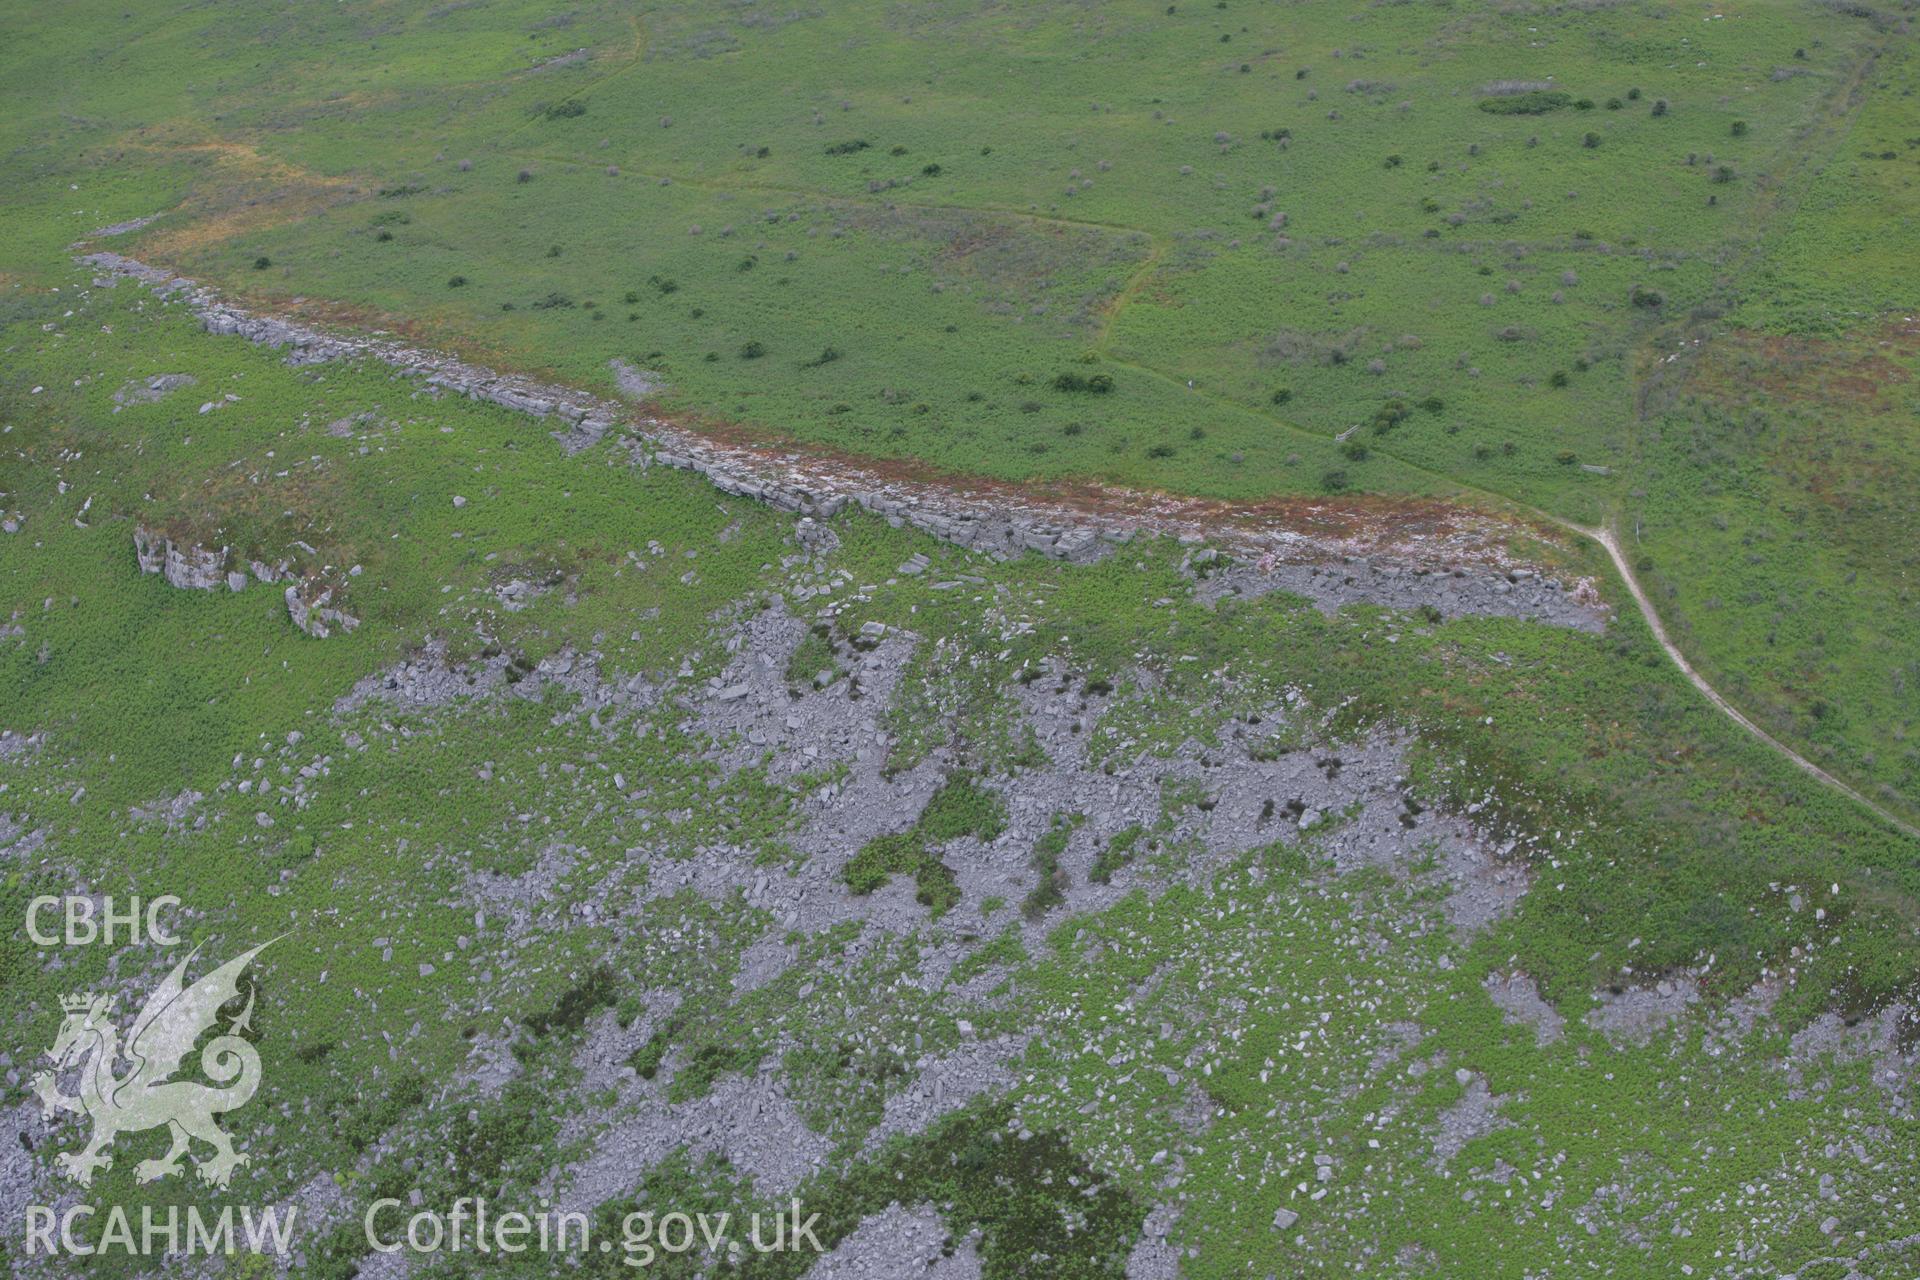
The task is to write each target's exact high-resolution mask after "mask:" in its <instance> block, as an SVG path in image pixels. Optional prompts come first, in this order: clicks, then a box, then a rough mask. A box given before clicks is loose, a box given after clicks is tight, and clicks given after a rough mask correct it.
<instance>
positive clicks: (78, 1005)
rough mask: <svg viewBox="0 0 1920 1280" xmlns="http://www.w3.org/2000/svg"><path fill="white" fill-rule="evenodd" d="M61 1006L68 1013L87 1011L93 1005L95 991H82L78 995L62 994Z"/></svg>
mask: <svg viewBox="0 0 1920 1280" xmlns="http://www.w3.org/2000/svg"><path fill="white" fill-rule="evenodd" d="M60 1007H61V1008H62V1009H65V1010H66V1011H67V1012H68V1013H85V1012H86V1011H87V1010H88V1009H90V1008H92V1007H93V993H92V992H91V991H82V992H80V993H79V994H78V995H71V996H61V997H60Z"/></svg>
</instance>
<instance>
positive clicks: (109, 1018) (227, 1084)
mask: <svg viewBox="0 0 1920 1280" xmlns="http://www.w3.org/2000/svg"><path fill="white" fill-rule="evenodd" d="M271 945H272V943H271V942H263V943H261V944H260V945H259V946H257V947H255V948H253V950H251V951H247V952H244V953H242V954H241V955H239V956H237V957H235V958H234V959H232V960H229V961H227V963H225V964H223V965H221V966H220V967H219V968H218V969H215V970H214V971H213V972H212V973H209V974H208V975H207V976H206V977H204V978H201V979H200V980H199V981H198V982H196V983H194V984H193V985H192V986H187V985H186V984H185V983H184V982H183V980H182V978H183V975H184V974H185V973H186V969H187V965H188V964H189V963H190V962H191V961H192V960H193V955H189V956H188V957H187V958H186V959H185V960H182V961H181V962H180V963H179V964H177V965H175V966H174V967H173V972H171V973H169V974H168V975H167V977H166V980H165V981H164V982H162V983H161V984H160V985H159V986H158V987H157V988H155V990H154V992H153V994H152V995H150V996H148V997H147V1002H146V1004H145V1005H144V1006H142V1008H141V1010H140V1013H139V1016H137V1017H136V1018H134V1020H133V1025H132V1026H130V1027H129V1028H128V1029H127V1039H126V1044H125V1046H124V1047H122V1045H121V1042H120V1032H119V1030H118V1029H117V1028H115V1026H114V1024H113V1002H114V998H113V997H112V996H95V995H92V994H85V995H74V996H63V997H62V998H61V1000H60V1006H61V1008H62V1009H64V1010H65V1011H66V1015H67V1016H66V1021H65V1022H63V1023H61V1025H60V1034H59V1035H58V1036H57V1037H56V1038H55V1039H54V1042H53V1048H51V1049H49V1050H48V1051H47V1056H48V1057H49V1058H52V1059H53V1062H54V1069H53V1070H52V1071H42V1072H40V1073H39V1074H37V1075H36V1076H34V1078H33V1089H34V1092H35V1093H37V1094H38V1095H39V1096H40V1105H41V1107H42V1109H43V1110H44V1113H45V1114H46V1115H47V1117H48V1118H51V1117H52V1116H54V1115H55V1114H56V1113H58V1112H61V1111H70V1112H73V1113H75V1114H77V1115H85V1116H89V1117H91V1118H92V1120H93V1136H92V1138H91V1139H90V1140H89V1141H88V1143H87V1145H86V1149H85V1150H83V1151H80V1152H77V1153H76V1152H63V1153H61V1155H60V1157H59V1162H60V1167H61V1170H62V1171H63V1172H64V1173H65V1174H66V1175H67V1176H68V1177H69V1178H72V1179H73V1180H74V1181H75V1182H77V1183H79V1184H80V1185H81V1186H83V1187H84V1186H87V1185H89V1184H90V1183H92V1181H93V1174H94V1171H95V1170H96V1169H106V1168H110V1167H112V1165H113V1157H112V1156H110V1155H106V1154H104V1152H105V1149H106V1147H107V1146H108V1144H110V1143H111V1142H112V1141H113V1140H114V1138H116V1137H118V1136H119V1135H120V1134H122V1133H134V1132H138V1131H140V1130H142V1129H154V1128H158V1127H159V1126H161V1125H165V1126H166V1127H167V1131H168V1133H169V1134H170V1135H171V1137H172V1140H173V1145H172V1147H171V1148H170V1149H169V1150H168V1151H167V1153H166V1155H164V1156H161V1157H160V1158H158V1159H155V1160H142V1161H141V1162H140V1163H139V1165H137V1166H136V1167H135V1169H134V1176H135V1177H136V1178H137V1179H138V1180H139V1181H141V1182H154V1181H157V1180H159V1179H161V1178H165V1177H168V1176H169V1175H171V1174H176V1173H179V1172H180V1169H181V1157H183V1156H185V1155H188V1154H189V1153H190V1151H191V1149H192V1141H193V1140H194V1139H198V1140H199V1141H200V1142H202V1143H204V1144H206V1145H207V1146H210V1147H212V1148H213V1155H212V1156H211V1157H209V1158H208V1159H205V1160H201V1159H197V1158H196V1159H195V1160H194V1168H195V1171H196V1172H197V1173H198V1174H199V1175H200V1180H201V1181H203V1182H205V1183H207V1184H208V1185H209V1186H215V1187H224V1186H226V1185H227V1181H228V1179H230V1178H231V1177H232V1176H233V1171H234V1169H236V1168H237V1167H239V1166H240V1165H243V1164H246V1163H247V1156H246V1155H245V1154H244V1153H242V1152H236V1151H235V1150H234V1149H233V1140H232V1139H231V1138H230V1137H228V1136H227V1134H226V1132H225V1131H224V1130H222V1129H221V1128H220V1126H219V1125H218V1124H216V1123H214V1117H215V1116H219V1115H223V1114H225V1113H226V1112H229V1111H237V1110H239V1109H240V1108H241V1107H243V1106H245V1105H246V1104H247V1101H248V1099H250V1098H252V1097H253V1094H254V1091H255V1090H256V1089H258V1088H259V1087H260V1055H259V1054H258V1053H256V1052H255V1051H254V1048H253V1046H252V1045H251V1044H249V1043H247V1041H246V1040H244V1039H243V1038H241V1036H240V1034H239V1033H240V1032H243V1031H246V1030H247V1029H248V1028H249V1026H250V1025H251V1024H250V1021H249V1020H250V1019H251V1018H252V1016H253V996H252V995H251V994H249V995H248V997H247V1004H246V1007H245V1008H244V1009H242V1010H241V1012H240V1015H239V1016H238V1017H237V1018H234V1019H233V1020H232V1021H231V1022H229V1023H228V1025H227V1027H226V1029H225V1030H224V1031H223V1032H221V1034H219V1035H217V1036H215V1037H214V1038H213V1039H212V1040H211V1041H209V1042H208V1043H207V1047H206V1048H205V1049H203V1050H201V1052H200V1069H201V1070H202V1071H204V1072H205V1073H206V1075H207V1078H208V1079H210V1080H212V1081H213V1082H214V1085H217V1086H220V1087H213V1086H209V1085H204V1084H201V1083H200V1082H199V1081H197V1080H173V1079H171V1077H172V1076H173V1075H174V1073H175V1072H177V1071H179V1070H180V1066H181V1063H182V1062H183V1061H184V1060H185V1059H186V1056H187V1055H188V1054H189V1053H190V1052H192V1050H193V1046H194V1045H195V1044H196V1043H197V1042H198V1041H199V1039H200V1037H201V1036H202V1035H203V1034H204V1033H205V1032H206V1031H208V1030H209V1029H210V1028H212V1026H213V1024H214V1022H215V1020H216V1019H217V1017H218V1015H219V1012H220V1008H221V1006H223V1005H225V1004H226V1003H227V1002H228V1001H230V1000H234V999H236V998H238V996H239V994H240V989H239V979H240V974H241V972H242V971H244V970H245V969H246V967H247V965H248V964H250V963H251V962H252V960H253V958H254V957H255V956H257V955H259V954H260V953H261V952H262V951H264V950H265V949H266V948H267V947H269V946H271ZM193 954H194V955H198V954H199V952H198V950H197V949H196V950H195V952H194V953H193ZM122 1060H124V1061H125V1062H127V1063H128V1064H130V1069H129V1070H128V1071H127V1072H126V1074H124V1075H115V1074H114V1068H115V1066H116V1065H117V1064H118V1063H119V1062H120V1061H122ZM76 1067H77V1068H79V1069H80V1092H79V1095H78V1096H75V1097H69V1096H67V1095H66V1094H63V1093H61V1092H60V1089H59V1086H58V1084H57V1083H56V1082H55V1073H56V1072H65V1071H68V1070H71V1069H73V1068H76Z"/></svg>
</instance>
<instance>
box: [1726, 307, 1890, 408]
mask: <svg viewBox="0 0 1920 1280" xmlns="http://www.w3.org/2000/svg"><path fill="white" fill-rule="evenodd" d="M1705 356H1706V358H1705V359H1703V360H1702V361H1701V362H1700V363H1699V365H1697V366H1696V368H1695V371H1694V379H1695V381H1696V382H1698V383H1700V384H1701V385H1702V386H1703V388H1711V389H1712V390H1714V391H1716V392H1720V393H1724V392H1726V391H1727V390H1730V389H1736V388H1740V387H1744V388H1746V389H1749V390H1758V391H1761V392H1764V393H1765V394H1766V395H1768V396H1771V397H1774V398H1776V399H1779V400H1783V401H1795V402H1802V403H1804V402H1811V401H1819V402H1824V403H1829V404H1834V405H1842V406H1846V407H1849V408H1853V409H1862V410H1866V411H1868V412H1871V413H1885V412H1887V411H1888V410H1890V409H1892V408H1894V407H1895V403H1896V402H1895V400H1894V399H1893V396H1894V394H1895V393H1896V392H1898V391H1899V390H1900V388H1901V387H1902V386H1903V385H1904V384H1906V383H1907V382H1910V381H1911V380H1912V378H1913V367H1912V366H1913V363H1914V360H1915V358H1916V357H1917V356H1920V319H1913V318H1907V317H1895V318H1892V319H1890V320H1887V321H1885V322H1883V323H1881V324H1880V325H1878V326H1875V327H1872V328H1867V329H1861V330H1857V331H1855V332H1854V333H1851V334H1848V335H1846V336H1844V337H1841V338H1812V337H1803V336H1798V335H1792V334H1769V333H1757V332H1754V331H1752V330H1747V329H1737V330H1734V331H1733V332H1731V333H1729V334H1726V335H1724V336H1723V337H1721V338H1718V339H1716V340H1715V341H1714V343H1713V345H1712V347H1711V348H1710V349H1709V350H1708V351H1707V352H1706V353H1705Z"/></svg>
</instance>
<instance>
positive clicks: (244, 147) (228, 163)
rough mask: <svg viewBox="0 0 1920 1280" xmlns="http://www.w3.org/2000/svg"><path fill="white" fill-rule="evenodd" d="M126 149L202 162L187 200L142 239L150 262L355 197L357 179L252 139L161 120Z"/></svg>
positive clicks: (176, 258) (172, 260)
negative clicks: (322, 170)
mask: <svg viewBox="0 0 1920 1280" xmlns="http://www.w3.org/2000/svg"><path fill="white" fill-rule="evenodd" d="M122 145H123V146H124V147H125V148H126V149H128V150H141V151H151V152H157V153H162V154H164V155H166V156H167V157H168V158H171V159H175V160H181V159H185V160H190V161H193V162H195V163H196V164H197V165H198V167H199V175H198V176H197V177H196V179H195V181H194V183H193V186H192V189H191V191H190V192H189V193H188V195H187V198H186V199H185V200H184V201H183V202H182V203H181V205H180V206H179V207H178V209H176V210H175V211H174V212H176V213H178V214H183V215H185V216H184V217H183V218H173V219H169V225H167V226H165V227H163V228H157V229H155V230H154V231H153V232H151V233H149V234H148V235H147V236H146V237H144V238H143V239H142V240H141V242H140V252H141V254H142V255H143V256H144V257H145V258H147V259H148V260H149V261H154V262H160V263H168V264H177V263H180V261H181V259H182V258H184V257H185V256H186V255H189V254H191V253H194V252H195V251H198V250H201V249H205V248H207V247H209V246H213V245H219V244H224V243H227V242H228V241H231V240H234V239H236V238H238V237H240V236H243V235H246V234H248V233H249V232H253V231H259V230H262V229H264V228H267V227H274V226H279V225H282V224H284V223H287V222H293V221H296V220H298V219H300V218H303V217H306V216H307V215H308V214H310V213H313V212H316V211H317V210H319V209H322V208H325V207H327V206H329V205H332V204H336V203H338V202H340V201H341V200H345V199H350V198H352V196H353V187H354V184H353V183H352V182H351V181H350V180H349V179H346V178H339V177H329V176H327V175H324V174H317V173H314V172H313V171H312V170H310V169H305V168H302V167H301V166H299V165H295V164H291V163H289V162H287V161H285V160H282V159H280V158H278V157H276V156H272V155H269V154H267V153H266V152H263V151H261V150H260V149H259V148H258V147H256V146H254V145H253V144H252V143H250V142H244V141H239V140H237V139H233V138H222V137H213V136H209V135H206V134H204V133H199V132H197V131H195V130H193V129H192V128H191V127H190V126H185V125H175V124H164V125H155V126H150V127H147V128H142V129H139V130H136V131H135V132H134V133H133V135H132V136H130V137H129V138H127V139H124V140H123V142H122Z"/></svg>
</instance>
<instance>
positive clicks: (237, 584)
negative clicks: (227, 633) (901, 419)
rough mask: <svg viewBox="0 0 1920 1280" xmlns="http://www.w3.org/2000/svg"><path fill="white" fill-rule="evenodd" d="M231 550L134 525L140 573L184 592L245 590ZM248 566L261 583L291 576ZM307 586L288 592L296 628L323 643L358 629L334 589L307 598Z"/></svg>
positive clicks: (282, 570) (285, 569)
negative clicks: (158, 577) (229, 553)
mask: <svg viewBox="0 0 1920 1280" xmlns="http://www.w3.org/2000/svg"><path fill="white" fill-rule="evenodd" d="M227 551H228V549H227V548H226V547H221V548H220V549H219V550H218V551H214V550H211V549H209V548H207V547H203V546H200V545H198V544H195V543H189V544H187V545H186V546H182V545H180V544H179V543H177V542H175V541H174V540H173V539H172V538H169V537H167V536H166V535H165V534H161V533H155V532H153V530H151V529H149V528H147V527H146V526H145V525H135V526H134V528H133V554H134V558H135V559H136V560H138V561H139V562H140V570H141V572H143V573H157V574H159V575H161V576H162V577H164V578H165V579H166V580H167V582H168V583H170V584H171V585H173V586H176V587H179V588H181V589H182V590H185V591H215V590H218V589H219V588H220V587H222V586H224V587H226V588H227V589H228V590H229V591H243V590H245V589H246V587H247V584H248V582H249V581H250V580H249V578H248V577H247V575H246V574H245V573H243V572H241V571H240V570H238V569H232V570H230V569H228V568H227ZM248 568H250V569H251V570H252V572H253V577H254V578H257V579H259V580H260V581H261V582H274V581H278V580H281V579H285V578H287V577H289V576H292V574H291V571H290V570H289V569H288V567H287V566H286V565H284V564H282V565H277V566H276V565H268V564H262V563H261V562H260V561H258V560H255V561H253V562H252V563H251V564H250V565H249V566H248ZM304 585H305V584H302V583H299V582H296V583H293V584H292V585H290V586H288V587H287V589H286V601H287V616H288V617H289V618H291V619H292V620H293V625H294V626H296V627H298V628H300V629H301V630H302V631H304V632H306V633H307V634H308V635H310V636H313V637H315V638H316V639H324V638H325V637H326V636H329V635H331V634H332V633H333V631H334V629H335V628H338V629H339V630H341V631H351V630H353V629H354V628H355V627H357V626H359V625H360V619H358V618H356V617H354V616H352V615H351V614H348V613H344V612H342V611H341V610H339V609H336V608H333V607H332V603H333V588H332V587H326V588H324V589H323V590H321V592H320V594H318V595H317V596H314V597H313V599H311V600H308V599H307V598H306V597H305V596H304V595H303V594H302V590H303V586H304ZM307 589H309V590H310V589H311V588H310V587H308V588H307Z"/></svg>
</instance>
